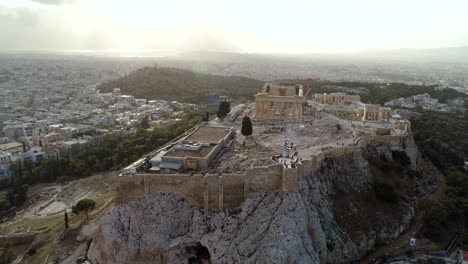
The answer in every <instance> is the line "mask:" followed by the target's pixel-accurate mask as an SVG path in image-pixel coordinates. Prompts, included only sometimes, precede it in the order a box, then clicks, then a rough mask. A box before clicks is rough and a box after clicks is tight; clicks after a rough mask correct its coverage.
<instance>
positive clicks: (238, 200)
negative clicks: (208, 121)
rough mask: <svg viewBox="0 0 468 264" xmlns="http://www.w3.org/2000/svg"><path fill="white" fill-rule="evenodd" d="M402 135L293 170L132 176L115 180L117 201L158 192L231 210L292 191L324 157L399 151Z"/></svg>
mask: <svg viewBox="0 0 468 264" xmlns="http://www.w3.org/2000/svg"><path fill="white" fill-rule="evenodd" d="M406 140H407V137H406V136H371V137H366V138H362V139H361V140H360V141H359V144H358V145H357V146H350V147H343V148H337V149H330V150H325V151H323V152H322V153H320V154H319V155H316V156H311V157H310V159H307V160H302V161H301V162H300V163H299V164H297V166H296V167H295V168H286V167H284V166H283V165H281V164H276V165H271V166H264V167H254V168H249V169H247V170H246V172H245V173H244V174H223V175H217V174H205V175H201V174H194V175H190V174H147V173H141V174H133V175H121V176H119V177H118V197H117V202H119V203H125V202H128V201H130V200H133V199H136V198H138V197H141V196H144V195H149V194H152V193H158V192H163V193H164V192H173V193H181V194H183V195H184V196H185V197H186V198H187V199H188V200H190V201H191V202H192V203H193V205H194V206H197V207H200V208H204V209H205V210H207V211H209V210H212V211H219V210H223V209H225V208H229V209H235V208H238V207H240V206H241V204H242V202H243V201H244V200H245V199H246V198H247V197H248V196H249V195H250V194H252V193H257V192H277V193H281V194H283V193H289V192H296V191H297V188H298V182H299V181H300V179H301V178H302V177H303V175H309V174H311V173H314V172H316V171H318V170H319V169H320V166H321V163H322V161H323V160H324V159H326V158H337V157H343V156H345V157H361V156H362V154H363V149H364V148H366V147H367V146H368V145H377V144H382V145H387V146H390V147H391V148H392V149H403V148H404V146H405V144H406V143H405V142H406Z"/></svg>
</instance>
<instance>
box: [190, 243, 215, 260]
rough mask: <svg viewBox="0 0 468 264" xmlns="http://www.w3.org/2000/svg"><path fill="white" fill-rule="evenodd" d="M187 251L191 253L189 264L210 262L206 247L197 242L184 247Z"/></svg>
mask: <svg viewBox="0 0 468 264" xmlns="http://www.w3.org/2000/svg"><path fill="white" fill-rule="evenodd" d="M186 250H187V253H189V254H190V255H192V256H191V257H190V258H189V259H188V261H189V264H211V256H210V252H209V251H208V248H206V247H205V246H203V245H202V244H201V243H199V242H197V243H196V244H195V245H193V246H188V247H186Z"/></svg>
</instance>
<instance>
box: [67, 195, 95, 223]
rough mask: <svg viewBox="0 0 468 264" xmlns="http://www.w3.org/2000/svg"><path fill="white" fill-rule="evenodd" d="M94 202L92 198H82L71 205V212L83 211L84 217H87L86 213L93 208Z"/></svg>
mask: <svg viewBox="0 0 468 264" xmlns="http://www.w3.org/2000/svg"><path fill="white" fill-rule="evenodd" d="M95 206H96V202H95V201H93V200H92V199H82V200H79V201H78V203H76V205H75V206H72V212H73V213H74V214H79V213H81V212H85V214H86V218H89V216H88V213H89V212H90V211H92V210H93V209H94V207H95Z"/></svg>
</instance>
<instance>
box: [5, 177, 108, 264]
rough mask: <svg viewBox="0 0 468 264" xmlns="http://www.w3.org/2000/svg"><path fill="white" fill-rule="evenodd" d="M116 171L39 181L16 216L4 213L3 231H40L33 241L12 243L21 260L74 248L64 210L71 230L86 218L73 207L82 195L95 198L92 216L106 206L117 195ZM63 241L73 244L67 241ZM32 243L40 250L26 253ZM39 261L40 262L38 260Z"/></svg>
mask: <svg viewBox="0 0 468 264" xmlns="http://www.w3.org/2000/svg"><path fill="white" fill-rule="evenodd" d="M115 175H117V173H116V172H107V173H103V174H95V175H93V176H90V177H87V178H82V179H78V180H74V181H70V182H67V183H64V184H58V183H50V184H38V185H34V186H32V187H31V189H30V191H29V192H28V199H27V201H26V203H25V205H24V206H23V207H22V208H21V209H20V210H18V211H17V212H16V214H15V215H14V216H8V217H4V218H3V219H2V220H1V223H0V235H3V236H8V235H15V234H31V233H33V232H37V233H38V235H37V236H36V238H35V239H34V240H33V241H32V243H30V244H23V245H13V248H12V249H13V252H15V253H16V255H17V256H19V257H20V258H22V261H21V263H39V262H41V263H42V262H44V260H45V258H47V257H48V258H49V260H50V259H51V258H57V257H58V256H63V257H66V256H67V255H68V253H70V252H68V251H67V248H70V247H71V248H73V247H74V245H72V244H74V243H76V241H74V240H70V241H68V240H64V238H63V236H65V237H66V233H67V232H65V228H64V227H65V226H64V210H65V209H66V210H67V212H68V213H69V223H70V229H69V231H73V230H75V229H77V228H79V227H80V225H81V224H82V223H83V222H84V221H86V217H85V215H84V214H80V215H74V214H72V213H71V207H72V206H73V205H75V204H76V203H77V202H78V201H79V200H80V199H84V198H90V199H93V200H95V201H96V207H95V209H94V211H93V212H92V213H91V214H90V218H91V219H92V218H93V217H94V216H95V215H97V214H98V213H99V212H101V211H102V210H104V209H105V208H107V206H109V205H110V204H111V203H112V201H113V198H114V197H115V189H114V184H113V182H114V179H115ZM64 241H68V242H70V243H72V244H70V245H65V244H64ZM30 247H33V248H35V249H36V250H37V253H36V254H35V255H33V256H26V255H24V254H25V251H26V250H27V249H28V248H30ZM38 261H39V262H38Z"/></svg>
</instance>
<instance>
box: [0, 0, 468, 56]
mask: <svg viewBox="0 0 468 264" xmlns="http://www.w3.org/2000/svg"><path fill="white" fill-rule="evenodd" d="M466 10H468V2H467V1H463V0H448V1H436V0H429V1H428V0H414V1H403V0H397V1H372V0H357V1H344V0H332V1H318V0H313V1H287V2H280V1H248V0H241V1H211V0H203V1H179V0H177V1H151V0H137V1H120V0H118V1H115V0H112V1H111V0H98V1H96V0H0V21H1V23H0V32H2V34H0V50H4V51H24V50H27V51H113V52H135V53H138V52H148V51H155V50H156V51H168V52H173V51H194V50H196V51H199V50H204V51H223V52H241V53H244V52H249V53H343V52H357V51H372V50H374V51H375V50H387V49H426V48H444V47H456V46H467V45H468V27H467V26H466V25H468V16H466Z"/></svg>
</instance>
